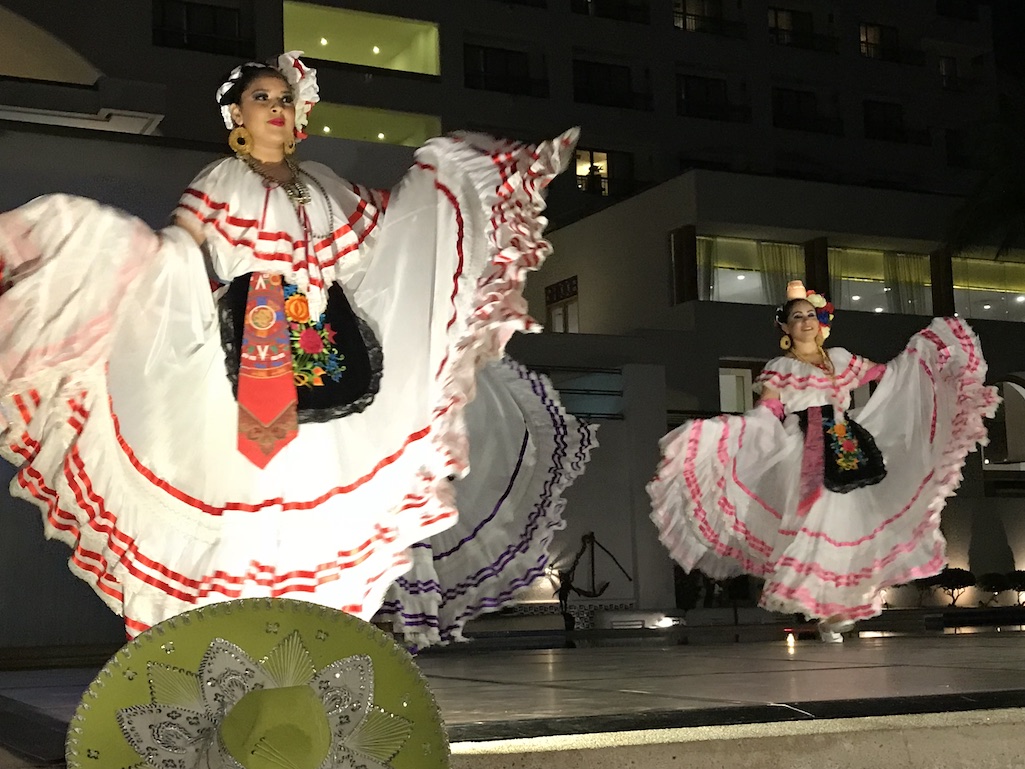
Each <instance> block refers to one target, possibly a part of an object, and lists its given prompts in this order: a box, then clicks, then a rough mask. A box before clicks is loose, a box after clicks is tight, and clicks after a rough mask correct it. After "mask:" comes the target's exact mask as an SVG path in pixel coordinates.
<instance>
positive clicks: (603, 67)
mask: <svg viewBox="0 0 1025 769" xmlns="http://www.w3.org/2000/svg"><path fill="white" fill-rule="evenodd" d="M573 99H574V100H575V101H578V102H582V103H585V104H601V105H605V106H608V107H628V108H632V109H649V107H650V96H649V95H648V94H639V93H634V90H633V75H632V73H631V72H630V67H628V66H625V65H622V64H607V63H605V62H598V61H584V60H582V59H574V60H573Z"/></svg>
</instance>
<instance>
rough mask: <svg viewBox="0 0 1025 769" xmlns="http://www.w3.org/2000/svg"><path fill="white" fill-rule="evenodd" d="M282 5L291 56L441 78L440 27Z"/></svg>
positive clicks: (303, 5) (317, 7) (319, 7)
mask: <svg viewBox="0 0 1025 769" xmlns="http://www.w3.org/2000/svg"><path fill="white" fill-rule="evenodd" d="M282 5H283V10H284V27H285V50H286V51H291V50H299V51H306V54H307V55H308V56H311V57H313V58H317V59H325V60H327V61H337V62H341V63H343V64H355V65H357V66H363V67H378V68H381V69H394V70H399V71H402V72H417V73H420V74H424V75H438V74H440V65H439V59H438V25H437V24H434V23H432V22H429V21H419V20H417V19H406V18H402V17H400V16H383V15H381V14H376V13H363V12H360V11H350V10H348V9H345V8H330V7H328V6H324V5H313V4H311V3H301V2H293V1H292V0H286V1H285V2H284V3H283V4H282Z"/></svg>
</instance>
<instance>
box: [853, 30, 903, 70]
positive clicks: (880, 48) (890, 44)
mask: <svg viewBox="0 0 1025 769" xmlns="http://www.w3.org/2000/svg"><path fill="white" fill-rule="evenodd" d="M899 50H900V38H899V35H898V31H897V28H896V27H884V26H883V25H881V24H862V25H861V55H862V56H865V57H867V58H869V59H886V60H887V61H892V60H893V59H895V58H896V56H897V52H898V51H899Z"/></svg>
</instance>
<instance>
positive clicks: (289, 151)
mask: <svg viewBox="0 0 1025 769" xmlns="http://www.w3.org/2000/svg"><path fill="white" fill-rule="evenodd" d="M284 149H285V154H286V155H294V154H295V137H294V136H293V137H292V138H291V139H289V140H288V141H287V142H285V147H284Z"/></svg>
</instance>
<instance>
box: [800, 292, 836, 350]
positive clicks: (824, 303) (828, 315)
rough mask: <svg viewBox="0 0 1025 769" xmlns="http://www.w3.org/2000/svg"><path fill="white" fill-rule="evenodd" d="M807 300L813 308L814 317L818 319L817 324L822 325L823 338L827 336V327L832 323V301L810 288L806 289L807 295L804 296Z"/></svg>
mask: <svg viewBox="0 0 1025 769" xmlns="http://www.w3.org/2000/svg"><path fill="white" fill-rule="evenodd" d="M805 299H807V300H808V304H810V305H811V306H812V307H814V308H815V317H817V318H818V320H819V326H821V327H822V338H823V339H825V338H826V337H828V336H829V327H830V326H831V325H832V324H833V311H834V309H835V308H834V307H833V303H832V302H830V301H829V300H828V299H826V297H824V296H822V294H817V293H815V292H814V291H812V290H811V289H809V290H808V295H807V296H806V297H805Z"/></svg>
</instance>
